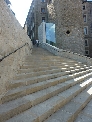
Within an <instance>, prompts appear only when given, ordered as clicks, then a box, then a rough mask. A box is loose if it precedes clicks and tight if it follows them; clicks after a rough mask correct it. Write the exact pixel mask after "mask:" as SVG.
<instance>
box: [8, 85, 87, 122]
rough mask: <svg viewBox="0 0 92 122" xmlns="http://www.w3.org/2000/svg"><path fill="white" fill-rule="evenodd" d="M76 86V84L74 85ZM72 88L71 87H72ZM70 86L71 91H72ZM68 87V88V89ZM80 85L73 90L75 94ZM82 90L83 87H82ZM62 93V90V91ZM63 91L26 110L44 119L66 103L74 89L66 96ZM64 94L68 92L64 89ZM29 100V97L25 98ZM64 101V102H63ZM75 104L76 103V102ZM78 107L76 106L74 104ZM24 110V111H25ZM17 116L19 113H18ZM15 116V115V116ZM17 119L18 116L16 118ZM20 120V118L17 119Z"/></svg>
mask: <svg viewBox="0 0 92 122" xmlns="http://www.w3.org/2000/svg"><path fill="white" fill-rule="evenodd" d="M77 86H78V85H77ZM74 87H76V86H74ZM72 88H73V87H72ZM72 88H70V89H71V91H72ZM85 88H86V87H85ZM70 89H69V90H70ZM73 89H74V88H73ZM80 89H81V87H80V88H79V89H77V90H76V88H75V90H76V91H77V92H76V94H75V96H76V95H77V94H78V91H81V90H80ZM82 90H83V89H82ZM63 93H64V92H63ZM63 93H60V94H61V95H60V94H59V95H58V96H55V97H53V98H50V99H48V100H46V101H45V102H43V103H40V104H39V106H38V105H36V106H34V107H32V108H31V109H30V110H27V111H28V112H29V111H31V112H33V113H34V114H36V115H37V116H39V117H38V118H39V121H40V122H42V121H43V120H44V119H46V118H47V117H48V116H49V115H51V114H52V113H54V112H55V111H57V110H58V109H59V108H60V107H61V106H63V105H64V104H66V103H67V102H68V101H70V99H68V98H70V96H71V99H72V98H73V96H74V91H73V92H70V94H69V95H68V96H66V98H65V96H63ZM65 93H66V95H67V93H69V91H68V90H66V91H65ZM27 100H29V99H27ZM65 101H66V102H65ZM76 104H77V103H76ZM76 107H77V108H78V106H76ZM27 111H26V112H27ZM26 112H24V113H26ZM18 116H19V115H18ZM16 117H17V116H16ZM25 117H26V116H25V114H24V118H25ZM17 119H18V118H17ZM12 120H13V118H12V119H10V120H9V121H10V122H12ZM18 121H20V120H18Z"/></svg>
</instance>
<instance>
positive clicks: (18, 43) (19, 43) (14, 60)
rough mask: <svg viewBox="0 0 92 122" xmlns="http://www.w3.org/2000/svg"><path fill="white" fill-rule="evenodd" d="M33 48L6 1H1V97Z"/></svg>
mask: <svg viewBox="0 0 92 122" xmlns="http://www.w3.org/2000/svg"><path fill="white" fill-rule="evenodd" d="M20 47H21V48H20ZM31 47H32V44H31V40H30V39H29V37H28V36H27V35H26V32H25V31H24V30H23V29H22V27H21V25H20V24H19V22H18V21H17V20H16V18H15V16H14V15H13V13H12V12H11V10H10V9H9V8H8V7H7V5H6V3H5V2H4V0H0V60H1V62H0V95H1V94H3V93H5V92H6V91H7V90H8V89H7V88H8V86H9V84H10V82H11V80H13V77H14V76H15V74H16V72H17V70H18V68H19V66H20V65H22V61H23V60H25V56H26V55H28V54H29V52H30V49H31ZM19 48H20V49H19ZM15 50H16V51H15ZM5 57H6V58H5ZM3 58H4V59H3ZM2 59H3V60H2Z"/></svg>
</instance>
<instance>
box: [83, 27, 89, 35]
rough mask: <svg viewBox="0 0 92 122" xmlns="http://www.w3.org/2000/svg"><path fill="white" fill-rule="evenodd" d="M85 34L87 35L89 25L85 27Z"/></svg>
mask: <svg viewBox="0 0 92 122" xmlns="http://www.w3.org/2000/svg"><path fill="white" fill-rule="evenodd" d="M84 34H85V35H87V34H88V27H84Z"/></svg>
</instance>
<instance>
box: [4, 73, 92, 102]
mask: <svg viewBox="0 0 92 122" xmlns="http://www.w3.org/2000/svg"><path fill="white" fill-rule="evenodd" d="M83 74H84V72H83ZM91 75H92V73H88V74H85V75H83V76H80V74H77V73H75V75H70V76H69V75H66V76H62V77H58V78H54V79H50V80H45V81H43V82H39V83H35V84H32V85H28V86H22V87H18V88H16V89H12V90H10V91H8V92H7V93H6V94H5V95H4V97H2V103H3V102H6V101H10V100H13V99H16V98H18V97H21V96H24V95H27V94H31V93H33V92H37V91H39V90H42V89H45V88H47V87H51V86H54V85H56V84H58V83H59V82H64V81H66V82H67V80H69V79H72V78H74V77H75V79H73V80H75V81H78V80H79V81H80V80H83V79H84V78H86V77H90V76H91ZM78 76H80V77H78ZM76 77H77V78H76ZM70 82H73V81H70ZM73 83H75V82H73Z"/></svg>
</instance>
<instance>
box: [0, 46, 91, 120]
mask: <svg viewBox="0 0 92 122" xmlns="http://www.w3.org/2000/svg"><path fill="white" fill-rule="evenodd" d="M8 89H9V90H8V92H7V93H6V94H5V95H4V96H2V99H1V100H0V103H1V104H0V122H92V67H91V66H90V67H88V66H86V65H84V64H82V63H80V62H76V61H74V60H70V59H67V58H62V57H59V56H54V55H53V54H51V53H49V52H48V51H46V50H43V49H41V48H39V47H38V48H36V47H34V48H33V52H32V55H30V56H26V60H25V62H24V63H23V66H21V67H20V69H19V70H18V72H17V74H16V76H15V78H14V80H13V81H11V85H10V86H9V88H8Z"/></svg>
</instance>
